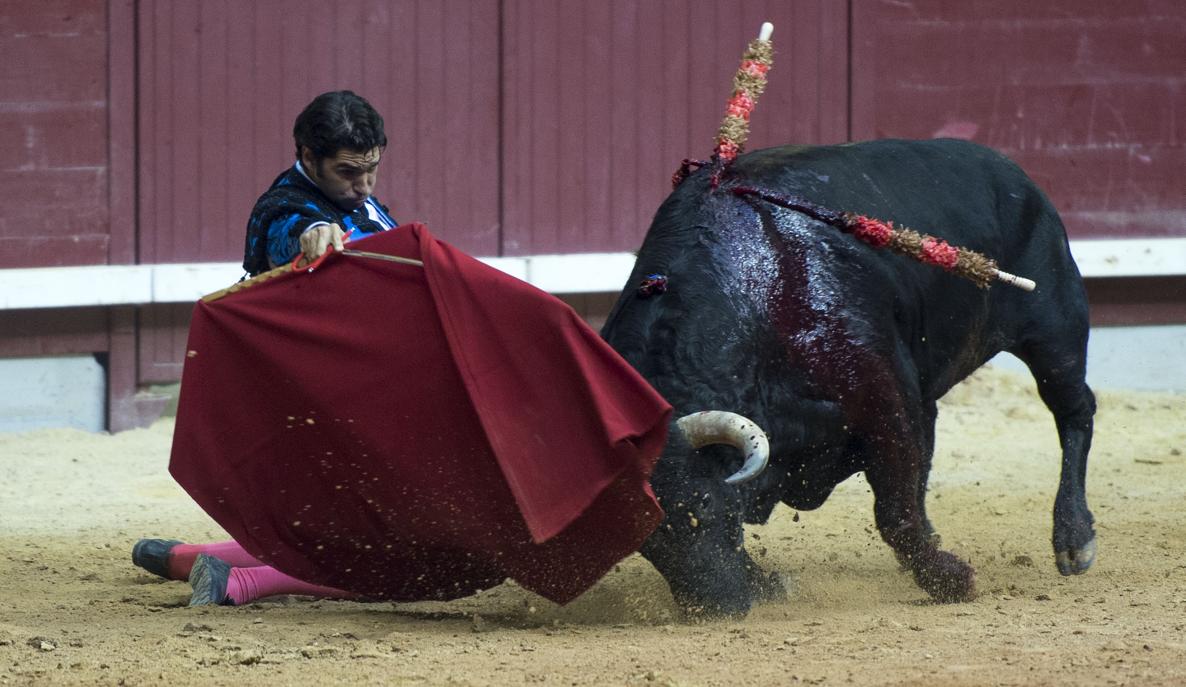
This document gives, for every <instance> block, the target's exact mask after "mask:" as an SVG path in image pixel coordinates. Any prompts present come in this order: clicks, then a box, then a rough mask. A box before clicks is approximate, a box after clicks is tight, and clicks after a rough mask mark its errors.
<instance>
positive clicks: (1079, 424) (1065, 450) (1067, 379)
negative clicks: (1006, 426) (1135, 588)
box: [1013, 317, 1096, 575]
mask: <svg viewBox="0 0 1186 687" xmlns="http://www.w3.org/2000/svg"><path fill="white" fill-rule="evenodd" d="M1047 334H1049V338H1047V339H1046V340H1035V339H1031V340H1029V341H1027V342H1026V343H1025V344H1023V345H1022V346H1021V347H1019V349H1018V350H1016V351H1014V352H1013V353H1014V355H1016V356H1017V357H1019V358H1021V359H1022V360H1023V361H1025V363H1026V365H1028V366H1029V369H1030V372H1031V373H1032V374H1033V375H1034V381H1035V382H1037V386H1038V395H1039V396H1041V398H1042V402H1043V403H1045V404H1046V407H1047V408H1049V409H1050V412H1051V413H1052V414H1053V415H1054V422H1055V425H1056V426H1057V427H1058V441H1059V444H1060V445H1061V446H1062V472H1061V475H1060V477H1059V480H1058V495H1057V496H1056V497H1055V499H1054V536H1053V543H1054V558H1055V563H1056V564H1057V565H1058V571H1059V572H1060V573H1062V574H1063V575H1078V574H1081V573H1084V572H1087V569H1088V568H1090V567H1091V564H1092V563H1093V562H1095V552H1096V544H1095V530H1094V529H1093V528H1092V523H1093V522H1094V518H1093V517H1092V515H1091V511H1090V510H1089V509H1088V508H1087V494H1086V482H1087V453H1088V451H1089V450H1090V449H1091V435H1092V428H1093V418H1094V416H1095V396H1094V395H1093V394H1092V393H1091V389H1089V388H1088V386H1087V382H1086V379H1085V377H1086V374H1087V360H1086V359H1087V325H1086V318H1085V317H1084V318H1082V322H1081V323H1080V325H1079V326H1077V327H1068V328H1064V329H1062V330H1061V331H1058V332H1054V331H1050V332H1047Z"/></svg>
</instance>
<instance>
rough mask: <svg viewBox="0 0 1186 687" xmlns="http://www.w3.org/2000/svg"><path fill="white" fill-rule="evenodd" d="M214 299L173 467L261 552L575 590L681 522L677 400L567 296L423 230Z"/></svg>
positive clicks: (405, 578)
mask: <svg viewBox="0 0 1186 687" xmlns="http://www.w3.org/2000/svg"><path fill="white" fill-rule="evenodd" d="M349 247H350V248H355V249H358V250H365V251H371V252H376V253H384V254H389V255H398V256H402V257H407V258H414V259H420V260H422V261H423V262H424V266H423V267H418V266H413V265H404V264H398V263H393V262H388V261H383V260H378V259H373V258H364V257H355V256H347V255H341V254H331V255H330V256H328V258H327V259H325V260H324V261H323V262H322V264H321V265H320V266H318V267H317V269H316V270H315V271H313V272H307V271H304V270H300V271H294V272H292V273H289V274H284V275H281V276H277V277H274V278H272V279H270V280H267V281H264V282H261V283H259V284H256V285H252V286H250V287H247V288H244V289H242V290H240V291H237V292H234V293H231V294H229V295H227V296H225V297H223V298H221V299H219V300H215V301H211V302H199V303H198V304H197V306H196V307H195V309H194V314H193V321H192V324H191V326H190V334H189V342H188V346H187V351H188V352H187V357H186V362H185V369H184V373H183V376H182V384H181V398H180V403H179V407H178V414H177V425H176V430H175V432H174V437H173V451H172V456H171V459H170V464H169V471H170V472H171V473H172V475H173V476H174V478H175V479H176V480H177V482H178V483H179V484H181V486H182V487H184V488H185V490H186V491H187V492H189V494H190V495H191V496H192V497H193V498H194V500H195V501H197V502H198V504H199V505H201V506H202V508H203V509H205V511H206V512H207V513H209V514H210V516H211V517H212V518H214V520H215V521H216V522H218V524H219V525H221V526H222V527H223V528H225V529H226V530H227V532H229V533H230V535H231V536H232V537H234V539H235V540H236V541H238V542H239V543H240V544H241V545H243V547H244V548H245V549H247V550H248V551H250V552H251V553H252V554H253V555H255V556H257V557H258V558H260V559H261V560H263V561H265V562H267V563H268V564H270V565H272V566H274V567H276V568H277V569H279V570H281V571H283V572H285V573H288V574H290V575H292V576H294V577H297V578H299V579H302V580H306V581H308V582H313V583H317V584H324V585H329V586H332V587H336V588H339V589H345V590H349V591H354V592H358V593H362V594H366V595H369V596H372V597H376V598H384V599H392V600H420V599H447V598H455V597H459V596H464V595H467V594H472V593H474V592H475V591H478V590H480V589H484V588H488V587H491V586H494V585H496V584H498V583H499V582H501V581H503V580H504V579H505V578H507V577H510V578H513V579H514V580H516V581H517V582H518V583H519V584H521V585H522V586H523V587H525V588H527V589H530V590H532V591H534V592H536V593H538V594H540V595H542V596H544V597H546V598H548V599H551V600H553V601H556V602H559V603H564V602H566V601H569V600H571V599H573V598H575V597H576V596H577V595H579V594H580V593H581V592H583V591H585V590H586V589H587V588H588V587H589V586H591V585H592V584H593V583H594V582H596V581H597V580H598V579H599V578H600V577H601V576H602V575H603V574H605V573H606V572H607V571H608V570H609V569H610V568H611V567H613V565H614V564H615V563H617V562H618V561H619V560H621V559H622V558H623V557H625V556H627V555H629V554H630V553H631V552H633V551H635V550H636V549H637V548H638V546H639V545H641V543H642V541H643V540H644V539H645V538H646V537H647V535H648V534H650V532H651V531H652V530H653V529H654V528H655V526H656V525H657V524H658V523H659V521H660V520H661V519H662V512H661V510H660V509H659V506H658V504H657V502H656V501H655V498H654V494H653V493H652V492H651V490H650V485H649V483H648V478H649V476H650V473H651V470H652V468H653V467H654V463H655V461H656V459H657V457H658V456H659V454H660V452H661V451H662V447H663V444H664V442H665V441H666V433H667V424H668V421H669V419H670V414H671V408H670V406H669V405H668V404H667V403H666V402H665V401H664V400H663V399H662V397H660V396H659V395H658V393H656V392H655V391H654V390H653V389H652V388H651V387H650V385H648V384H647V382H646V381H645V380H644V379H643V378H642V377H641V376H640V375H638V374H637V372H635V371H634V369H633V368H631V367H630V366H629V364H627V363H626V362H625V361H624V360H622V359H621V357H619V356H618V355H617V353H616V352H615V351H614V350H613V349H611V348H610V347H609V346H608V345H607V344H606V343H605V342H604V341H602V339H601V338H600V337H599V336H597V334H596V332H594V331H593V330H592V329H590V328H589V327H588V326H587V325H586V324H585V323H584V322H583V321H582V320H581V319H580V318H579V317H578V316H577V315H576V314H575V313H574V312H573V311H572V310H571V308H569V307H568V306H567V305H565V304H564V303H562V302H561V301H559V300H558V299H556V298H553V297H552V296H550V295H548V294H546V293H544V292H542V291H540V290H538V289H536V288H534V287H532V286H530V285H528V284H526V283H524V282H522V281H519V280H517V279H515V278H513V277H510V276H508V275H505V274H503V273H502V272H499V271H498V270H495V269H493V268H491V267H488V266H486V265H484V264H482V263H481V262H479V261H477V260H475V259H473V258H471V257H469V256H467V255H465V254H463V253H461V252H459V251H457V250H456V249H454V248H452V247H450V246H449V245H447V244H445V243H442V242H440V241H438V240H436V239H435V238H433V236H432V235H431V234H429V232H428V230H427V229H426V228H424V227H423V226H421V225H405V226H403V227H400V228H398V229H394V230H392V231H390V232H387V233H384V234H380V235H376V236H372V237H368V238H366V239H362V240H360V241H356V242H353V243H351V244H350V245H349Z"/></svg>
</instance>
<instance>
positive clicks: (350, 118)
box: [292, 91, 387, 160]
mask: <svg viewBox="0 0 1186 687" xmlns="http://www.w3.org/2000/svg"><path fill="white" fill-rule="evenodd" d="M292 137H293V139H294V140H295V141H296V155H297V159H300V157H301V146H305V147H306V148H308V149H309V150H310V152H312V153H313V157H314V158H315V159H317V160H321V159H324V158H327V157H333V156H334V155H337V154H338V151H339V150H343V149H345V150H353V151H358V152H366V151H368V150H371V149H372V148H386V147H387V134H385V133H383V118H382V117H380V116H379V113H378V112H376V111H375V108H373V107H371V104H370V103H368V102H367V101H366V99H365V98H363V97H362V96H360V95H356V94H355V93H354V92H353V91H330V92H329V93H322V94H321V95H319V96H317V97H316V98H314V99H313V102H311V103H309V104H308V105H306V106H305V109H304V110H302V111H301V113H300V114H299V115H297V118H296V124H294V125H293V127H292Z"/></svg>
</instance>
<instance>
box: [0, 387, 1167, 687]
mask: <svg viewBox="0 0 1186 687" xmlns="http://www.w3.org/2000/svg"><path fill="white" fill-rule="evenodd" d="M1097 395H1098V396H1099V401H1100V411H1099V414H1098V415H1097V420H1096V441H1095V448H1094V450H1093V452H1092V460H1091V464H1090V468H1089V471H1088V473H1089V479H1088V497H1089V500H1090V503H1091V506H1092V508H1093V511H1094V512H1095V516H1096V520H1097V524H1096V526H1097V530H1098V532H1099V543H1100V552H1099V559H1098V560H1097V562H1096V565H1095V567H1094V568H1093V569H1092V570H1091V571H1090V572H1088V573H1087V574H1086V575H1083V576H1079V577H1074V578H1063V577H1060V576H1059V575H1058V573H1057V572H1056V570H1055V568H1054V562H1053V557H1052V554H1051V551H1050V543H1049V537H1050V521H1051V515H1050V507H1051V504H1052V501H1053V497H1054V491H1055V487H1056V485H1057V481H1058V467H1059V458H1058V444H1057V439H1056V437H1055V432H1054V426H1053V422H1052V421H1051V419H1050V417H1049V415H1048V414H1047V412H1046V410H1045V408H1044V407H1043V406H1042V405H1041V403H1040V402H1039V401H1038V400H1037V398H1036V395H1035V394H1034V392H1033V391H1032V385H1031V383H1030V382H1029V381H1028V380H1026V379H1022V378H1020V377H1014V376H1010V375H1008V374H1006V373H1001V372H991V371H990V372H982V373H980V374H978V375H977V376H975V377H974V378H973V379H971V380H969V381H968V382H966V383H964V384H963V385H961V386H960V387H958V388H957V389H955V390H954V391H953V392H952V393H951V394H949V395H948V397H947V398H946V399H944V401H943V403H942V405H941V411H940V416H939V417H940V429H939V440H938V450H937V455H936V459H935V469H934V471H933V473H932V478H931V498H930V504H931V505H930V514H931V517H932V519H933V520H934V522H935V525H936V527H937V528H938V529H939V530H940V532H941V533H942V534H943V535H944V540H945V542H946V543H947V546H948V547H949V548H951V549H952V550H954V551H955V552H956V553H958V554H960V555H962V556H964V557H965V558H967V559H968V560H970V561H971V562H972V563H973V564H974V565H975V566H976V568H977V571H978V578H977V581H978V588H979V597H978V598H977V599H976V600H975V601H973V602H971V603H966V604H956V605H935V604H931V603H928V602H927V600H926V597H925V595H924V594H923V592H922V591H920V590H919V589H918V588H917V587H916V586H915V585H914V584H913V582H912V581H911V580H910V578H909V577H908V576H907V575H905V574H902V573H900V572H899V571H898V567H897V564H896V562H895V561H894V559H893V556H892V555H891V553H890V551H889V549H888V548H887V547H886V546H885V545H884V544H882V543H881V541H880V539H879V538H878V536H877V534H876V532H875V530H874V528H873V525H872V512H871V500H872V499H871V496H870V493H869V490H868V488H867V486H866V485H865V482H864V480H863V478H860V477H855V478H853V479H851V480H849V481H848V482H846V483H845V484H843V485H842V486H841V488H840V489H838V490H837V492H836V494H835V495H833V497H832V498H831V499H830V500H829V501H828V503H827V504H825V505H824V507H823V508H821V509H820V510H817V511H813V512H808V513H800V514H798V515H799V517H798V518H795V515H796V514H795V513H794V512H793V511H791V510H789V509H786V508H781V507H780V509H779V510H776V511H775V514H774V517H773V519H772V520H771V522H770V523H769V524H767V525H765V526H762V527H755V528H752V529H751V530H750V532H749V544H748V546H749V547H750V550H751V551H752V552H754V554H755V556H756V557H758V558H759V560H761V561H763V562H764V563H765V565H766V566H768V567H769V568H770V569H773V570H779V571H783V572H784V573H786V574H788V575H790V576H791V577H792V578H793V579H794V580H795V583H796V585H797V589H796V590H795V591H794V592H793V593H792V594H791V598H790V599H789V600H788V601H786V602H784V603H778V604H772V605H766V606H762V607H759V608H757V609H756V610H755V611H754V612H753V613H752V614H751V615H750V617H749V618H748V619H746V620H744V621H720V622H709V623H702V624H686V623H682V622H680V621H679V620H678V619H677V618H676V617H675V613H674V608H673V606H672V602H671V598H670V596H669V595H668V592H667V589H666V586H665V585H664V583H663V581H662V579H661V578H660V577H659V576H658V574H657V573H656V572H655V571H654V570H653V569H652V568H650V566H649V565H647V564H646V563H645V561H643V560H642V559H640V558H638V557H637V556H635V557H633V558H631V559H628V560H627V561H625V562H623V563H622V565H621V566H620V567H619V569H618V570H616V571H615V572H613V573H611V574H610V575H609V576H607V577H606V578H605V579H604V580H603V581H602V582H601V583H600V584H598V586H596V587H595V588H594V589H593V590H591V591H590V592H588V593H587V594H586V595H585V596H583V597H581V598H580V599H578V600H577V601H575V602H574V603H572V604H570V605H568V606H566V607H557V606H554V605H552V604H550V603H548V602H546V601H543V600H541V599H540V598H538V597H536V596H534V595H532V594H530V593H528V592H525V591H523V590H521V589H518V588H516V587H514V586H511V585H504V586H502V587H499V588H497V589H494V590H491V591H489V592H486V593H484V594H481V595H479V596H477V597H473V598H469V599H465V600H461V601H456V602H451V603H433V604H410V605H409V604H403V605H395V604H390V603H379V604H358V603H347V602H331V601H313V600H309V599H306V598H297V597H286V598H280V599H276V600H274V601H268V602H266V603H259V604H252V605H250V606H247V607H242V608H207V609H193V610H191V609H188V608H186V607H185V602H186V601H187V599H188V596H189V588H188V585H186V584H184V583H178V582H165V581H161V580H158V579H156V578H153V577H151V576H150V575H148V574H146V573H143V572H141V571H139V570H138V569H137V568H135V567H133V566H132V564H131V562H130V557H129V552H130V550H131V546H132V543H133V542H134V541H135V540H136V539H138V538H139V537H142V536H168V537H176V538H182V539H186V540H211V539H213V538H222V537H223V535H222V534H221V532H220V531H219V530H218V528H217V526H215V525H214V524H213V523H212V522H211V521H210V520H209V519H208V518H207V517H206V516H205V515H204V514H203V513H202V512H201V511H200V510H199V509H198V508H197V507H196V506H195V505H193V504H192V503H191V502H190V501H189V499H188V497H186V496H185V494H184V493H183V492H182V491H181V490H180V489H179V488H178V487H177V486H176V485H174V484H173V482H172V480H171V479H170V477H169V475H168V473H167V472H166V465H167V462H168V455H169V445H170V440H171V432H172V422H171V421H169V420H162V421H160V422H158V423H157V424H155V425H154V426H153V427H151V428H149V429H147V430H140V431H132V432H126V433H123V434H119V435H117V436H103V435H90V434H85V433H82V432H77V431H38V432H32V433H26V434H5V435H0V553H2V555H0V590H2V594H0V684H3V685H8V684H13V685H16V684H104V685H107V684H119V685H155V684H167V685H187V684H254V685H264V684H294V685H296V684H300V685H310V684H316V685H321V684H350V685H353V684H397V685H421V684H427V685H445V684H459V685H504V684H525V683H540V684H548V685H796V684H825V685H828V684H835V685H844V684H856V685H886V684H909V685H1047V684H1049V685H1056V684H1057V685H1063V684H1067V685H1069V684H1073V685H1077V686H1083V685H1124V684H1130V685H1182V684H1186V499H1184V498H1183V496H1184V492H1186V455H1184V453H1186V396H1164V395H1161V396H1159V395H1150V394H1134V393H1125V394H1119V393H1108V392H1098V394H1097Z"/></svg>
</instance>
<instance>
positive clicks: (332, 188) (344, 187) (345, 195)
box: [301, 147, 383, 212]
mask: <svg viewBox="0 0 1186 687" xmlns="http://www.w3.org/2000/svg"><path fill="white" fill-rule="evenodd" d="M382 156H383V149H382V148H379V147H375V148H371V149H370V150H367V151H357V150H347V149H345V148H343V149H342V150H339V151H338V152H337V154H335V155H334V156H333V157H324V158H321V159H320V160H317V159H314V157H313V154H312V152H310V151H309V149H308V148H301V165H302V166H303V167H304V168H305V173H306V174H308V175H309V178H310V179H312V180H313V183H315V184H317V188H319V189H321V192H322V193H324V194H325V195H326V197H327V198H329V199H330V200H331V201H333V203H334V205H337V206H338V207H339V208H341V209H343V210H346V211H348V212H349V211H353V210H357V209H358V208H359V207H361V206H362V204H363V202H365V201H366V199H367V198H370V197H371V194H372V193H374V191H375V179H376V178H377V177H378V172H379V159H380V158H381V157H382Z"/></svg>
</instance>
